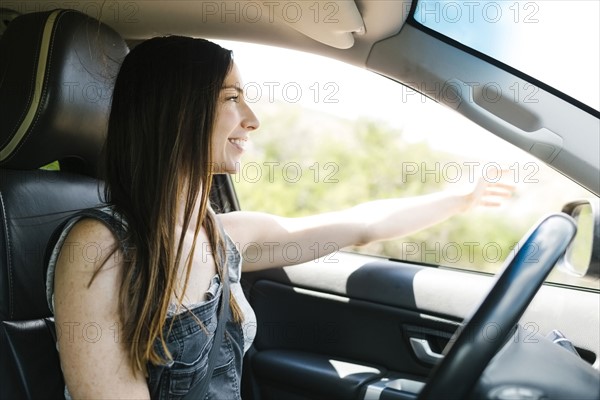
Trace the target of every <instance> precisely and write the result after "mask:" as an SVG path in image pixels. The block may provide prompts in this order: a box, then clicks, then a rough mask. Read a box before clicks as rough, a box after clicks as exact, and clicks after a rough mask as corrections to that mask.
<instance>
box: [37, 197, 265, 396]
mask: <svg viewBox="0 0 600 400" xmlns="http://www.w3.org/2000/svg"><path fill="white" fill-rule="evenodd" d="M98 211H100V213H98ZM90 214H91V215H90ZM90 214H87V213H86V212H83V213H82V214H77V215H76V216H75V217H74V218H72V219H70V220H69V221H67V222H66V224H65V225H63V226H62V228H61V231H60V232H57V233H58V235H57V237H56V243H55V244H54V247H53V248H52V251H51V253H50V257H49V262H48V271H47V275H46V295H47V299H48V305H49V306H50V309H51V310H52V311H54V270H55V267H56V262H57V260H58V255H59V253H60V249H61V248H62V246H63V244H64V241H65V238H66V237H67V235H68V233H69V231H70V229H71V228H72V227H73V226H74V225H75V223H76V222H77V221H79V220H80V219H82V218H84V217H92V218H97V219H100V220H102V221H103V222H104V223H106V224H107V226H109V227H110V228H111V229H112V230H113V231H114V232H115V234H116V235H117V236H118V237H119V238H121V239H122V235H123V232H124V229H127V224H126V221H123V219H122V218H121V217H120V216H119V215H117V214H116V213H114V211H113V210H112V208H111V207H108V206H107V207H103V208H97V209H94V213H90ZM225 243H226V246H227V247H226V254H227V267H228V272H229V282H230V287H231V293H232V295H233V296H234V297H235V299H236V301H237V303H238V305H239V306H240V308H241V310H242V313H243V318H244V321H243V329H242V326H241V325H240V324H238V323H235V322H233V321H232V316H231V311H230V312H229V317H228V321H227V322H226V326H225V334H224V338H223V340H222V344H221V348H220V349H219V355H218V357H217V362H216V363H215V369H214V371H213V374H212V377H211V382H210V385H209V388H208V393H207V395H206V398H205V399H208V400H212V399H214V400H216V399H219V400H221V399H227V400H229V399H232V400H235V399H240V398H241V397H240V380H241V373H242V359H243V356H244V352H245V351H246V350H248V348H249V347H250V345H251V344H252V341H253V340H254V336H255V334H256V316H255V314H254V311H253V310H252V308H251V307H250V304H249V303H248V301H247V300H246V298H245V296H244V293H243V291H242V288H241V285H240V275H241V264H242V259H241V255H240V254H239V252H238V250H237V248H236V247H235V244H234V243H233V241H232V240H231V238H230V237H229V236H228V235H227V234H226V236H225ZM221 291H222V284H221V282H220V280H219V278H218V276H215V277H214V278H213V280H212V284H211V287H210V288H209V290H208V291H207V295H206V298H207V300H206V301H205V302H203V303H200V304H196V305H189V306H188V308H189V310H188V309H184V310H183V311H181V312H179V313H176V314H173V313H171V314H169V317H168V318H167V321H166V324H165V327H164V337H165V340H166V342H167V348H168V350H169V352H170V354H171V357H172V360H171V361H169V362H167V363H165V364H164V365H152V364H148V388H149V390H150V395H151V397H152V399H189V398H193V397H192V396H191V395H188V392H189V391H190V390H191V389H193V388H195V387H196V386H197V385H198V384H199V382H200V381H201V380H203V379H204V378H205V377H206V372H207V361H208V354H209V352H210V349H211V346H212V343H213V341H214V338H213V335H214V332H215V330H216V327H217V316H218V304H219V298H220V296H221ZM174 309H176V307H175V308H174ZM198 321H200V322H201V324H198ZM154 345H155V348H156V349H157V351H158V353H159V354H161V355H163V356H164V352H163V348H162V345H161V343H160V342H159V341H157V342H156V343H155V344H154ZM164 358H165V359H166V357H164ZM65 396H66V398H67V399H69V398H70V396H69V393H68V389H67V388H65Z"/></svg>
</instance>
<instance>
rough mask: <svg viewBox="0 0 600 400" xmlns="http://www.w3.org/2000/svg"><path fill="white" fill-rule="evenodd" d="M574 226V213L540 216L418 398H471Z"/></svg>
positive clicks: (570, 238)
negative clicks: (569, 214)
mask: <svg viewBox="0 0 600 400" xmlns="http://www.w3.org/2000/svg"><path fill="white" fill-rule="evenodd" d="M576 230H577V227H576V224H575V221H574V220H573V219H572V218H571V217H570V216H568V215H566V214H563V213H558V214H552V215H550V216H548V217H546V218H544V219H542V220H541V221H540V222H539V223H538V224H537V225H536V226H535V227H534V228H533V229H532V230H531V231H530V232H529V234H527V235H525V237H524V238H523V240H521V242H520V243H519V248H518V250H517V252H516V254H514V256H513V258H512V259H511V260H507V263H506V264H507V265H506V266H505V268H504V271H503V272H502V274H501V275H500V276H499V278H498V280H497V281H496V283H495V284H494V286H493V288H492V290H491V291H490V293H489V294H488V295H487V297H486V298H485V299H484V300H483V302H482V303H481V305H480V306H479V307H478V308H476V311H475V312H474V313H473V315H472V316H471V317H470V318H466V319H465V324H464V326H463V327H462V328H460V333H459V334H458V336H457V337H456V340H455V342H454V343H453V344H452V346H451V347H450V349H449V350H448V353H447V354H446V356H445V357H444V359H443V360H442V361H441V362H440V363H439V364H438V365H437V366H436V367H435V368H434V370H433V371H432V373H431V374H430V376H429V379H428V381H427V383H426V384H425V386H424V387H423V390H422V391H421V392H420V393H419V397H418V399H419V400H425V399H427V400H429V399H464V398H467V396H468V395H469V393H471V391H472V390H473V387H474V386H475V384H476V383H477V380H478V379H479V377H480V376H481V374H482V373H483V371H484V369H485V367H486V366H487V365H488V363H489V362H490V360H491V359H492V358H493V357H494V355H495V354H496V353H497V352H498V351H499V350H500V349H501V348H502V347H503V346H504V344H505V343H506V340H507V339H508V338H509V337H510V336H511V334H512V333H513V332H514V328H515V326H516V324H517V322H518V321H519V319H520V318H521V316H522V315H523V313H524V312H525V309H526V308H527V306H528V305H529V303H530V302H531V300H532V299H533V297H534V295H535V294H536V292H537V291H538V289H539V288H540V286H541V285H542V283H543V282H544V279H546V277H547V276H548V274H549V273H550V271H551V270H552V268H553V267H554V265H555V264H556V262H557V261H558V259H559V258H560V256H561V255H563V254H564V252H565V250H566V249H567V246H568V245H569V243H570V242H571V240H572V239H573V237H574V236H575V232H576Z"/></svg>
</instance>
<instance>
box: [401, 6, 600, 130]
mask: <svg viewBox="0 0 600 400" xmlns="http://www.w3.org/2000/svg"><path fill="white" fill-rule="evenodd" d="M416 4H417V2H414V3H413V8H412V9H411V11H410V15H409V16H408V19H407V20H406V23H407V24H409V25H411V26H413V27H415V28H416V29H418V30H420V31H423V32H425V33H427V34H428V35H431V36H433V37H434V38H436V39H439V40H441V41H442V42H444V43H447V44H449V45H450V46H453V47H456V48H457V49H460V50H462V51H464V52H465V53H468V54H471V55H472V56H475V57H477V58H479V59H481V60H483V61H485V62H488V63H490V64H492V65H494V66H496V67H498V68H500V69H503V70H504V71H506V72H508V73H509V74H512V75H514V76H516V77H518V78H521V79H523V80H525V81H527V82H529V83H531V84H533V85H534V86H536V87H538V88H540V89H542V90H544V91H546V92H548V93H550V94H553V95H554V96H556V97H558V98H560V99H562V100H564V101H566V102H568V103H570V104H571V105H573V106H575V107H577V108H579V109H581V110H582V111H585V112H586V113H588V114H590V115H592V116H594V117H596V118H600V111H598V110H596V109H594V108H592V107H590V106H588V105H587V104H585V103H583V102H582V101H580V100H577V99H576V98H574V97H571V96H569V95H568V94H566V93H564V92H561V91H560V90H558V89H555V88H554V87H552V86H550V85H548V84H547V83H544V82H542V81H540V80H538V79H536V78H534V77H532V76H531V75H528V74H526V73H524V72H521V71H520V70H518V69H516V68H513V67H511V66H510V65H508V64H505V63H503V62H502V61H499V60H497V59H495V58H493V57H490V56H488V55H487V54H485V53H481V52H479V51H477V50H475V49H473V48H472V47H469V46H466V45H464V44H462V43H461V42H459V41H457V40H454V39H451V38H449V37H448V36H446V35H444V34H442V33H440V32H438V31H436V30H434V29H431V28H429V27H427V26H425V25H423V24H421V23H420V22H418V21H417V20H415V17H414V14H415V10H416Z"/></svg>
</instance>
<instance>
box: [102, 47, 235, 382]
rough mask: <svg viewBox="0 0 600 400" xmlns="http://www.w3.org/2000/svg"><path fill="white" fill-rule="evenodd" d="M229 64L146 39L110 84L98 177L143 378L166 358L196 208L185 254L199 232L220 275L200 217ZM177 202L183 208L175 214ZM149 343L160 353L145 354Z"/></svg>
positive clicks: (212, 52) (212, 233)
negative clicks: (120, 252) (120, 222)
mask: <svg viewBox="0 0 600 400" xmlns="http://www.w3.org/2000/svg"><path fill="white" fill-rule="evenodd" d="M231 66H232V55H231V52H230V51H229V50H226V49H223V48H222V47H220V46H218V45H216V44H214V43H212V42H209V41H206V40H203V39H192V38H186V37H178V36H168V37H161V38H154V39H150V40H148V41H145V42H143V43H141V44H140V45H138V46H137V47H135V48H134V49H133V50H132V51H131V52H130V53H129V54H128V56H127V57H126V58H125V60H124V62H123V64H122V66H121V69H120V71H119V75H118V77H117V80H116V83H115V88H114V92H113V100H112V107H111V112H110V118H109V123H108V137H107V140H106V145H105V166H104V179H105V183H106V189H105V190H106V200H107V201H108V202H109V203H110V204H112V205H113V206H114V208H115V210H116V211H117V212H118V213H120V214H122V215H123V216H124V218H125V220H126V222H127V233H128V238H127V240H126V243H124V245H126V248H127V251H126V257H124V260H123V272H122V275H121V287H120V295H119V314H120V318H121V324H122V334H123V339H124V343H125V346H126V348H127V350H128V353H129V357H130V362H131V368H132V369H133V371H134V372H136V371H140V372H142V373H144V374H145V373H146V366H147V363H148V362H151V363H154V364H158V363H162V362H164V361H165V359H164V358H165V357H166V358H170V354H169V351H168V349H167V346H166V341H165V334H166V332H165V327H166V320H167V311H168V307H169V304H170V303H171V301H172V299H173V298H174V297H176V298H177V299H178V300H179V302H180V304H181V301H182V298H183V293H185V289H186V287H187V284H188V280H189V276H190V270H191V266H192V257H188V258H187V259H186V260H183V262H184V263H185V264H182V265H185V268H186V270H185V281H184V282H183V292H182V293H176V289H177V287H178V283H179V282H177V276H178V266H179V265H180V263H181V262H182V257H183V256H182V252H183V243H184V238H185V233H186V232H187V231H188V228H189V227H190V225H191V223H192V221H191V219H192V215H193V213H194V212H195V211H196V210H195V208H196V207H197V208H199V210H198V220H197V221H195V222H196V229H195V232H194V236H193V245H192V250H191V252H190V254H194V248H195V247H196V238H197V236H198V234H199V231H200V229H201V228H204V229H205V230H206V233H207V235H208V238H209V240H210V247H211V251H212V255H213V256H214V260H215V263H217V266H222V267H225V262H226V257H220V255H221V254H225V253H224V250H225V249H224V244H223V238H222V237H221V236H220V235H219V229H218V227H217V226H216V221H215V218H214V216H213V214H212V213H210V212H208V211H209V192H210V188H211V183H212V174H213V171H212V168H211V166H212V165H213V160H212V159H211V145H212V132H213V127H214V124H215V118H216V115H217V108H218V101H219V93H220V91H221V88H222V86H223V83H224V81H225V77H226V75H227V73H228V72H229V70H230V69H231ZM182 199H185V202H184V204H185V209H184V210H180V209H179V207H180V205H181V204H182ZM182 211H183V216H184V219H183V226H182V228H183V230H182V234H181V235H180V237H179V240H178V242H177V237H178V234H177V232H176V223H177V216H178V214H180V213H181V212H182ZM176 242H177V243H176ZM219 249H221V250H222V251H223V253H221V252H220V250H219ZM202 250H203V249H202ZM217 270H219V268H217ZM230 305H231V309H232V311H233V314H234V319H235V320H237V321H238V322H239V321H240V320H241V312H240V309H239V307H238V306H237V304H236V303H235V300H234V298H233V297H231V298H230ZM199 323H200V322H199ZM157 340H158V341H159V342H160V343H161V344H162V346H161V347H162V349H160V347H159V348H157V347H156V346H154V345H155V343H156V342H157ZM159 350H162V351H160V353H159ZM161 353H162V355H161Z"/></svg>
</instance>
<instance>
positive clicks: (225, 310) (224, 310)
mask: <svg viewBox="0 0 600 400" xmlns="http://www.w3.org/2000/svg"><path fill="white" fill-rule="evenodd" d="M214 217H215V218H214V220H215V223H216V224H217V227H218V228H219V232H220V234H221V236H222V237H223V238H224V237H225V231H224V230H223V226H222V225H221V222H220V221H219V220H218V219H217V218H216V215H214ZM219 251H220V252H221V254H220V255H221V265H222V268H221V284H222V287H223V290H222V292H221V299H220V303H221V306H220V309H219V317H218V321H217V329H216V330H215V336H214V338H215V339H214V341H213V345H212V348H211V349H210V353H209V355H208V365H207V367H206V375H205V378H204V380H203V381H202V382H200V384H199V385H197V386H195V387H194V388H192V389H191V390H190V391H189V392H188V394H187V395H186V398H190V399H199V400H202V399H204V398H206V393H207V392H208V387H209V385H210V381H211V380H212V374H213V371H214V369H215V363H216V362H217V356H218V354H219V349H220V348H221V343H222V342H223V335H224V333H225V323H226V321H227V318H228V317H229V297H230V291H229V274H228V269H229V268H228V266H227V257H226V256H227V254H226V252H225V251H224V249H223V248H220V249H219Z"/></svg>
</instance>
